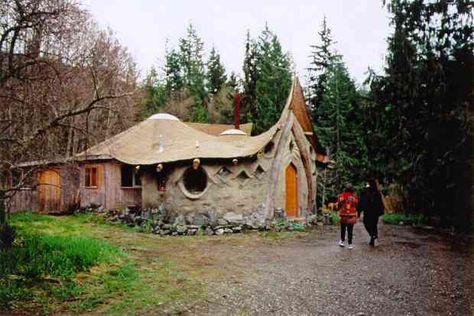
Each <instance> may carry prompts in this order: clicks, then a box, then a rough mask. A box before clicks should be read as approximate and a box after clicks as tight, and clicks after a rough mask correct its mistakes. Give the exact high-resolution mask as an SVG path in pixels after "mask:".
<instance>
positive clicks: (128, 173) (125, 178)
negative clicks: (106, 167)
mask: <svg viewBox="0 0 474 316" xmlns="http://www.w3.org/2000/svg"><path fill="white" fill-rule="evenodd" d="M121 173H122V184H121V185H122V187H124V188H133V187H140V186H141V185H142V182H141V180H140V172H139V171H138V170H137V168H136V167H134V166H130V165H122V166H121Z"/></svg>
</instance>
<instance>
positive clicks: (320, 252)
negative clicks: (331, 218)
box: [189, 224, 474, 315]
mask: <svg viewBox="0 0 474 316" xmlns="http://www.w3.org/2000/svg"><path fill="white" fill-rule="evenodd" d="M354 234H355V237H354V239H355V243H354V245H355V248H354V249H353V250H349V249H347V248H340V247H338V246H337V244H336V242H337V240H338V238H337V236H338V231H337V229H336V228H334V227H323V228H320V229H319V230H315V231H313V232H311V233H310V234H309V235H308V236H304V237H302V238H297V239H293V240H289V241H282V242H281V243H271V244H268V243H262V244H260V243H258V242H257V243H255V244H253V245H252V246H250V247H245V248H229V247H227V246H226V245H225V243H224V244H220V245H219V246H215V247H211V248H210V249H209V250H210V252H209V253H210V254H212V257H213V258H214V259H213V260H217V262H218V263H219V266H221V267H222V265H226V264H227V265H228V267H227V273H226V275H227V277H226V278H225V281H219V282H213V281H209V283H208V285H209V291H210V294H209V297H208V300H207V302H206V303H204V304H201V305H199V306H194V307H193V308H192V309H191V310H189V313H190V314H212V315H229V314H231V315H247V314H250V315H257V314H258V315H266V314H278V315H474V297H473V296H474V251H473V249H472V247H470V246H468V243H467V242H466V241H464V242H463V241H461V240H452V238H448V237H440V236H438V235H435V234H432V233H426V232H420V231H417V230H415V229H413V228H410V227H399V226H381V227H380V243H379V244H378V246H377V247H375V248H371V247H369V246H368V245H367V235H366V232H365V231H364V229H363V226H362V225H361V224H357V225H356V228H355V232H354Z"/></svg>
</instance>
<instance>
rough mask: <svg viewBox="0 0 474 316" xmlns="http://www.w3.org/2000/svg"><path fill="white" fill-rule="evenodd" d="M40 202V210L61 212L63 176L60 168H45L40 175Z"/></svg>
mask: <svg viewBox="0 0 474 316" xmlns="http://www.w3.org/2000/svg"><path fill="white" fill-rule="evenodd" d="M38 204H39V211H40V212H48V213H49V212H60V211H61V209H60V207H61V177H60V176H59V170H54V169H53V170H44V171H41V172H40V174H39V176H38Z"/></svg>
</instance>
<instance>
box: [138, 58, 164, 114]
mask: <svg viewBox="0 0 474 316" xmlns="http://www.w3.org/2000/svg"><path fill="white" fill-rule="evenodd" d="M144 90H145V99H144V102H143V107H144V109H143V116H144V117H148V116H150V115H152V114H155V113H158V112H159V111H160V108H161V106H162V105H163V104H165V103H166V100H167V91H166V83H165V82H164V81H162V80H159V78H158V74H157V72H156V69H155V68H154V67H152V68H151V69H150V72H149V74H148V75H147V77H146V79H145V85H144Z"/></svg>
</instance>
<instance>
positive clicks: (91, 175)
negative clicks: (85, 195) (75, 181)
mask: <svg viewBox="0 0 474 316" xmlns="http://www.w3.org/2000/svg"><path fill="white" fill-rule="evenodd" d="M85 175H86V177H85V179H84V185H85V187H86V188H96V187H97V167H86V174H85Z"/></svg>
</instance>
